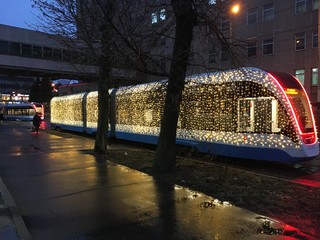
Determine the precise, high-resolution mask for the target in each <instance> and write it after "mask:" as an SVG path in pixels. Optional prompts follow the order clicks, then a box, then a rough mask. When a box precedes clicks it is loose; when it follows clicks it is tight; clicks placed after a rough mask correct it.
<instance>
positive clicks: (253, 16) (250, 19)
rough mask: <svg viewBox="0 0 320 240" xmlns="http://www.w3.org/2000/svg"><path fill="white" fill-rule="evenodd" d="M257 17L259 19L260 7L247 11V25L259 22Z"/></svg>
mask: <svg viewBox="0 0 320 240" xmlns="http://www.w3.org/2000/svg"><path fill="white" fill-rule="evenodd" d="M257 19H258V8H253V9H250V10H249V11H248V12H247V25H251V24H255V23H257Z"/></svg>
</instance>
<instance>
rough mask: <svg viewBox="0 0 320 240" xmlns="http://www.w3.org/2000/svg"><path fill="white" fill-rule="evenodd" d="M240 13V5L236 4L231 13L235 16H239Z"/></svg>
mask: <svg viewBox="0 0 320 240" xmlns="http://www.w3.org/2000/svg"><path fill="white" fill-rule="evenodd" d="M239 11H240V5H239V4H235V5H233V6H232V7H231V12H232V13H233V14H237V13H238V12H239Z"/></svg>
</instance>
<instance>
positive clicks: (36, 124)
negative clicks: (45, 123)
mask: <svg viewBox="0 0 320 240" xmlns="http://www.w3.org/2000/svg"><path fill="white" fill-rule="evenodd" d="M32 122H33V126H34V128H35V131H36V133H37V134H38V133H39V128H40V124H41V118H40V116H39V113H37V112H36V113H35V114H34V116H33V121H32Z"/></svg>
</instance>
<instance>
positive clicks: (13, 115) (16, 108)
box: [0, 103, 37, 121]
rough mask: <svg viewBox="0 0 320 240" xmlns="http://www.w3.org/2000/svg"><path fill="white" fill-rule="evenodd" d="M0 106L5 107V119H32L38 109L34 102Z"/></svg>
mask: <svg viewBox="0 0 320 240" xmlns="http://www.w3.org/2000/svg"><path fill="white" fill-rule="evenodd" d="M0 107H1V108H3V109H4V114H3V118H4V119H5V120H15V121H32V119H33V116H34V114H35V113H36V111H37V110H36V107H35V105H34V104H32V103H12V104H3V105H1V106H0Z"/></svg>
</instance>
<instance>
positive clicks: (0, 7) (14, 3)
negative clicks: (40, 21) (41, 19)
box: [0, 0, 37, 29]
mask: <svg viewBox="0 0 320 240" xmlns="http://www.w3.org/2000/svg"><path fill="white" fill-rule="evenodd" d="M35 15H36V10H35V9H32V7H31V0H0V24H5V25H10V26H15V27H20V28H27V29H32V26H30V25H32V24H33V23H36V19H37V18H36V16H35Z"/></svg>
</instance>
